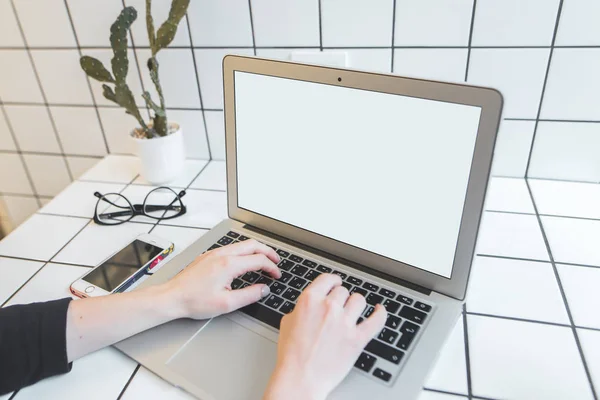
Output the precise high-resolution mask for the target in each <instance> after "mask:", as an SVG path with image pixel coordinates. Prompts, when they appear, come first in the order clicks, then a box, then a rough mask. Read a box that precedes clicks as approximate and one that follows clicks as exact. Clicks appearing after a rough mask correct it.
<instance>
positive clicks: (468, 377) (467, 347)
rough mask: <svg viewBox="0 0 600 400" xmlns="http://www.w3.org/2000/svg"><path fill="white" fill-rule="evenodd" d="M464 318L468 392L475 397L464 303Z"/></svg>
mask: <svg viewBox="0 0 600 400" xmlns="http://www.w3.org/2000/svg"><path fill="white" fill-rule="evenodd" d="M462 319H463V321H462V322H463V337H464V342H465V369H466V371H465V372H466V375H467V394H468V397H469V398H472V397H473V389H472V387H473V386H472V381H471V352H470V349H469V329H468V322H467V305H466V303H463V305H462Z"/></svg>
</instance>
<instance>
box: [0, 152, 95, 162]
mask: <svg viewBox="0 0 600 400" xmlns="http://www.w3.org/2000/svg"><path fill="white" fill-rule="evenodd" d="M18 153H21V154H33V155H40V156H51V157H63V154H60V153H49V152H45V151H28V150H25V151H23V150H21V151H18V150H16V151H15V150H0V154H18ZM64 156H65V157H79V158H93V159H96V160H100V159H102V158H104V156H93V155H89V154H70V153H65V154H64Z"/></svg>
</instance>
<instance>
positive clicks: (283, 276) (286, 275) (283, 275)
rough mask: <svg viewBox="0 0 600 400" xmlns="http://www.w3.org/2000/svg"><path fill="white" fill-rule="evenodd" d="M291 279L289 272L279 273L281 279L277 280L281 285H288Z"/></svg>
mask: <svg viewBox="0 0 600 400" xmlns="http://www.w3.org/2000/svg"><path fill="white" fill-rule="evenodd" d="M290 279H292V274H290V273H289V272H285V271H281V278H279V279H277V280H278V281H279V282H281V283H288V282H289V280H290Z"/></svg>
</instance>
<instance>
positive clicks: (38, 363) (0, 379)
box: [0, 298, 72, 395]
mask: <svg viewBox="0 0 600 400" xmlns="http://www.w3.org/2000/svg"><path fill="white" fill-rule="evenodd" d="M70 302H71V299H69V298H66V299H61V300H54V301H49V302H46V303H33V304H26V305H16V306H10V307H6V308H0V395H2V394H5V393H10V392H12V391H13V390H17V389H20V388H22V387H24V386H28V385H31V384H33V383H35V382H37V381H39V380H41V379H44V378H48V377H50V376H53V375H57V374H63V373H66V372H69V371H70V370H71V366H72V364H71V363H69V362H68V361H67V338H66V333H67V310H68V308H69V303H70Z"/></svg>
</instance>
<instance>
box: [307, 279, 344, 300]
mask: <svg viewBox="0 0 600 400" xmlns="http://www.w3.org/2000/svg"><path fill="white" fill-rule="evenodd" d="M341 284H342V278H340V277H339V276H338V275H333V274H321V275H319V277H317V279H315V280H314V281H313V283H311V284H310V285H308V287H307V288H306V289H304V292H310V293H311V294H313V295H317V296H321V297H325V296H327V294H328V293H329V292H331V289H333V288H334V287H336V286H340V285H341Z"/></svg>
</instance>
